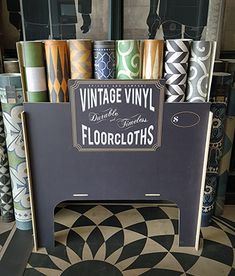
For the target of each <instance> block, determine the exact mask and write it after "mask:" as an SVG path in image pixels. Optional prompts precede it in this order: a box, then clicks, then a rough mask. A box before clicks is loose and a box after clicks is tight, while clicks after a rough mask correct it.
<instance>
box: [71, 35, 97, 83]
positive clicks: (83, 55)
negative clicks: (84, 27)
mask: <svg viewBox="0 0 235 276" xmlns="http://www.w3.org/2000/svg"><path fill="white" fill-rule="evenodd" d="M69 52H70V68H71V79H91V78H92V75H93V68H92V41H91V40H90V39H71V40H69Z"/></svg>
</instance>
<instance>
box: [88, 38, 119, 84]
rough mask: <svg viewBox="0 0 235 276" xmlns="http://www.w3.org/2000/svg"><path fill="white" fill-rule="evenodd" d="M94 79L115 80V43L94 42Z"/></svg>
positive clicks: (110, 41)
mask: <svg viewBox="0 0 235 276" xmlns="http://www.w3.org/2000/svg"><path fill="white" fill-rule="evenodd" d="M93 51H94V77H95V79H100V80H105V79H114V78H115V72H116V53H115V42H114V41H112V40H106V41H105V40H104V41H94V50H93Z"/></svg>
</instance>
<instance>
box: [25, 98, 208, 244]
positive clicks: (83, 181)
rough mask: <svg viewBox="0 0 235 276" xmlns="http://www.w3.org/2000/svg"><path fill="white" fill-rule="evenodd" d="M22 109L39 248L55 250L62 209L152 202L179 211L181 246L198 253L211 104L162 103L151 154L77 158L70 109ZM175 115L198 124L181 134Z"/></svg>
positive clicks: (35, 106)
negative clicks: (63, 205) (67, 204)
mask: <svg viewBox="0 0 235 276" xmlns="http://www.w3.org/2000/svg"><path fill="white" fill-rule="evenodd" d="M24 110H25V115H26V116H25V117H26V122H27V124H26V126H27V134H28V137H29V139H28V141H29V144H28V148H29V152H30V165H31V166H30V167H31V175H32V179H31V180H32V187H33V196H34V207H35V222H36V226H37V241H38V245H39V246H46V247H53V244H54V237H53V234H54V221H53V218H54V208H55V206H56V205H57V204H58V203H59V202H62V201H65V200H81V201H84V200H93V201H107V202H109V201H115V200H119V201H138V200H149V202H152V201H153V200H156V199H159V200H163V199H164V200H170V201H172V202H175V203H176V204H177V205H178V207H179V208H180V223H179V235H180V237H179V239H180V245H182V246H195V247H197V246H198V240H199V233H200V218H201V204H202V197H203V191H204V185H203V182H204V181H203V177H204V175H205V174H204V173H203V171H204V169H205V167H206V165H205V164H206V161H205V156H206V155H207V152H206V150H205V148H206V147H205V144H206V143H208V137H209V131H208V120H209V118H210V117H209V111H210V104H207V103H203V104H200V103H198V104H193V103H190V104H188V103H177V104H164V114H163V131H162V145H161V147H160V148H159V149H158V150H157V151H153V152H146V151H142V152H139V151H135V152H134V151H133V152H126V151H125V152H124V151H122V152H118V151H116V152H80V151H78V150H77V149H76V148H74V147H73V143H72V121H71V110H70V104H69V103H60V104H50V103H41V104H38V103H26V104H25V106H24ZM180 112H184V113H183V114H188V113H189V112H191V114H197V116H199V117H200V120H199V122H197V124H195V123H194V124H191V126H190V125H189V124H187V126H188V127H178V126H177V125H176V124H173V123H172V118H175V120H177V114H179V113H180ZM181 114H182V113H181ZM186 117H187V118H188V115H186ZM192 118H193V120H194V122H195V117H194V116H192ZM179 120H180V118H179V117H178V123H179V125H180V126H182V124H181V123H180V121H179ZM39 141H40V142H39ZM207 148H208V147H207ZM157 231H158V230H157V229H156V233H157Z"/></svg>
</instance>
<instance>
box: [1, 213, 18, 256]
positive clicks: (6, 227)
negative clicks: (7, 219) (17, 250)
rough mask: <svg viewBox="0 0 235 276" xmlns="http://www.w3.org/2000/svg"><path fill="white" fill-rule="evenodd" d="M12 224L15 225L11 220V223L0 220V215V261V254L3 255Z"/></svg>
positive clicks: (11, 230)
mask: <svg viewBox="0 0 235 276" xmlns="http://www.w3.org/2000/svg"><path fill="white" fill-rule="evenodd" d="M14 226H15V223H14V222H11V223H3V222H1V217H0V261H1V256H3V251H5V249H6V247H7V243H8V240H9V239H10V236H11V232H13V228H14ZM12 234H13V233H12Z"/></svg>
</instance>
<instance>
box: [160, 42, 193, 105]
mask: <svg viewBox="0 0 235 276" xmlns="http://www.w3.org/2000/svg"><path fill="white" fill-rule="evenodd" d="M191 42H192V41H191V40H188V39H176V40H173V39H172V40H167V41H166V52H165V75H164V76H165V79H166V101H167V102H171V103H172V102H184V100H185V90H186V84H187V71H188V62H189V54H190V45H191Z"/></svg>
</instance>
